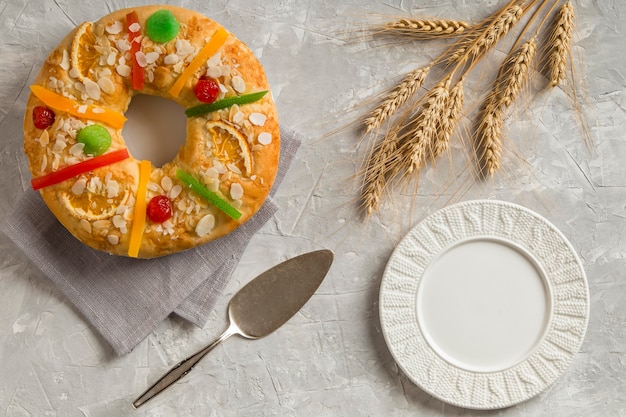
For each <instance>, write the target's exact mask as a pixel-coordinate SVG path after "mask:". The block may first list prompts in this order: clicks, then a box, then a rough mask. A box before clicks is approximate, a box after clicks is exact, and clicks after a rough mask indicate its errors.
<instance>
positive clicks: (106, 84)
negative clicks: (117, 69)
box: [98, 77, 115, 94]
mask: <svg viewBox="0 0 626 417" xmlns="http://www.w3.org/2000/svg"><path fill="white" fill-rule="evenodd" d="M98 85H99V86H100V88H101V89H102V91H104V92H105V93H107V94H113V93H114V92H115V84H113V81H111V79H110V78H108V77H102V78H100V79H99V80H98Z"/></svg>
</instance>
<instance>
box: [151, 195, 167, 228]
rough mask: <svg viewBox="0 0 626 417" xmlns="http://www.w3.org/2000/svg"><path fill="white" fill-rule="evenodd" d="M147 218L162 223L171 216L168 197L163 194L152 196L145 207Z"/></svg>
mask: <svg viewBox="0 0 626 417" xmlns="http://www.w3.org/2000/svg"><path fill="white" fill-rule="evenodd" d="M146 214H147V215H148V218H149V219H150V220H151V221H153V222H155V223H163V222H164V221H165V220H167V219H169V218H170V217H172V205H171V203H170V199H169V198H167V197H166V196H164V195H157V196H156V197H152V198H151V199H150V201H149V202H148V206H147V207H146Z"/></svg>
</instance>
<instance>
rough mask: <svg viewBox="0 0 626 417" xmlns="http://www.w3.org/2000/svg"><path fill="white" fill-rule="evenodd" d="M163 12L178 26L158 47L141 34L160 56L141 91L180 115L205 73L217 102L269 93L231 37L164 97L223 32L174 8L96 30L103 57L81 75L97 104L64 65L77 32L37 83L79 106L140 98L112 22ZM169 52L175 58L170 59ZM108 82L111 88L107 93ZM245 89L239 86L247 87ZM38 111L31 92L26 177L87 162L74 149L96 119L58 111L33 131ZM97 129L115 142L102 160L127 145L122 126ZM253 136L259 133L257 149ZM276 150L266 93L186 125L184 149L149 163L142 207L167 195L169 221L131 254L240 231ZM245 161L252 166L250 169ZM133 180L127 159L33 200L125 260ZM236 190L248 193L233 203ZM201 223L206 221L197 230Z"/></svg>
mask: <svg viewBox="0 0 626 417" xmlns="http://www.w3.org/2000/svg"><path fill="white" fill-rule="evenodd" d="M161 9H167V10H170V11H171V12H172V13H173V14H174V16H175V17H176V19H177V20H178V22H179V23H180V31H179V33H178V35H177V36H176V38H175V39H174V40H172V41H170V42H167V43H164V44H156V43H154V42H152V41H151V40H150V39H149V38H148V37H147V36H145V37H144V38H143V39H142V52H144V53H145V54H148V53H150V52H157V53H158V58H157V59H156V61H155V62H154V63H151V64H148V65H147V66H146V67H145V71H146V74H145V78H144V80H145V85H144V89H143V91H141V93H143V94H152V95H157V96H163V97H166V98H169V99H172V100H175V101H176V102H178V103H179V104H180V105H182V106H183V107H185V108H188V107H191V106H194V105H197V104H201V103H200V102H199V101H198V99H197V98H196V96H195V94H194V91H193V87H194V85H195V84H196V82H197V80H198V78H199V77H200V76H201V75H204V74H205V73H207V72H208V73H210V74H211V75H212V76H215V75H218V77H217V79H218V80H219V81H220V84H221V86H222V88H223V91H222V96H226V97H230V96H234V95H240V94H245V93H249V92H256V91H263V90H269V85H268V82H267V79H266V77H265V73H264V71H263V68H262V66H261V64H260V63H259V62H258V60H257V59H256V58H255V57H254V55H253V54H252V52H251V51H250V50H249V48H248V47H247V46H246V45H244V44H243V43H242V42H241V41H239V40H238V39H237V38H236V37H235V36H234V35H232V34H230V33H229V34H228V38H227V40H226V42H225V43H224V44H223V46H221V48H219V50H218V52H217V53H216V54H215V55H213V56H212V58H211V59H209V61H208V62H207V63H204V64H203V65H202V67H201V68H200V70H198V71H196V73H195V74H194V75H193V76H191V77H189V79H188V80H187V82H186V84H185V86H184V87H183V89H182V91H181V93H180V94H179V95H178V97H173V96H172V95H170V94H169V92H168V90H169V88H170V87H171V86H172V85H173V84H174V82H175V81H176V79H177V78H178V77H179V76H180V75H181V73H182V72H183V71H184V69H185V68H186V67H187V66H188V65H189V63H190V62H191V61H192V60H193V58H194V57H195V55H196V53H197V51H199V50H200V49H201V48H202V47H203V46H204V45H205V44H206V43H207V40H208V39H210V38H211V36H212V35H213V34H214V33H215V32H216V30H218V29H219V28H220V26H219V25H218V24H217V23H216V22H214V21H212V20H211V19H209V18H207V17H205V16H202V15H200V14H199V13H196V12H193V11H190V10H187V9H182V8H179V7H174V6H144V7H136V8H131V9H125V10H119V11H116V12H113V13H111V14H109V15H107V16H104V17H103V18H101V19H100V20H98V21H97V22H95V23H93V24H92V26H91V29H92V32H93V33H94V34H95V39H96V45H97V48H96V51H97V53H98V54H99V55H100V58H99V59H97V60H96V61H95V65H94V67H93V68H92V69H91V70H90V71H89V72H88V74H87V77H88V78H89V80H91V81H94V82H96V83H97V84H98V85H100V86H101V87H105V88H101V89H100V94H99V97H97V95H96V96H95V97H94V95H93V94H91V95H90V94H89V93H88V92H86V91H85V85H86V84H85V83H86V82H87V83H88V82H89V81H86V82H85V81H81V78H80V77H77V72H76V71H75V70H73V69H72V68H69V66H71V59H70V60H69V63H70V65H68V59H69V58H68V56H69V57H70V58H71V47H72V40H73V39H74V36H75V34H76V32H77V30H76V29H75V30H74V31H72V32H71V33H69V34H68V35H67V37H66V38H65V39H64V40H63V41H62V42H61V43H60V44H59V45H58V46H57V47H56V48H55V49H54V50H53V51H52V53H51V54H50V56H49V57H48V58H47V60H46V62H45V63H44V65H43V67H42V68H41V70H40V72H39V74H38V75H37V77H36V79H35V82H34V84H35V85H40V86H43V87H45V88H46V89H48V90H50V91H53V92H55V93H57V94H60V95H62V96H65V97H68V98H70V99H72V100H74V101H76V102H77V103H78V104H81V105H84V104H94V105H98V106H102V107H105V108H108V109H112V110H115V111H118V112H120V113H124V112H125V111H126V109H127V108H128V105H129V103H130V100H131V98H132V96H133V95H134V94H136V93H137V92H136V91H134V90H133V89H132V88H131V78H130V76H129V75H128V74H127V72H126V71H124V69H125V68H124V67H123V66H124V65H126V64H128V65H130V64H129V53H128V52H126V51H125V49H126V45H125V44H124V40H126V39H127V37H128V34H127V30H126V29H125V28H124V29H122V30H121V31H118V30H117V29H119V26H120V23H116V22H121V24H122V25H123V26H124V25H125V24H124V22H125V17H126V14H127V13H129V12H131V11H135V12H136V13H137V15H138V18H139V23H140V24H141V26H142V28H143V27H144V24H145V21H146V19H147V18H148V17H149V16H150V15H151V14H152V13H154V12H155V11H157V10H161ZM116 28H117V29H116ZM154 56H155V55H154V54H152V57H154ZM168 56H170V58H168V59H167V60H166V57H168ZM174 61H176V62H174ZM166 62H167V63H166ZM103 78H106V79H108V80H110V81H111V82H112V85H113V86H114V88H113V89H112V88H111V84H110V83H108V81H107V80H104V81H103ZM241 81H243V82H244V83H245V90H243V88H242V85H243V84H242V83H241ZM92 87H93V86H92ZM105 90H106V91H105ZM41 105H44V104H43V103H42V101H40V100H39V99H38V98H37V97H36V96H35V95H34V94H31V96H30V98H29V100H28V103H27V106H26V113H25V117H24V150H25V152H26V155H27V156H28V160H29V165H30V171H31V173H32V175H33V177H39V176H42V175H45V174H48V173H50V172H54V171H57V170H59V169H61V168H63V167H66V166H70V165H73V164H75V163H77V162H80V161H83V160H85V159H88V158H89V157H88V156H87V155H84V153H81V152H80V150H79V149H78V150H77V149H76V147H74V145H75V144H76V143H77V142H76V133H77V131H79V130H80V129H81V128H82V127H84V126H85V125H87V124H91V123H94V122H93V121H91V120H89V119H84V118H78V117H75V116H72V115H71V114H69V113H65V112H62V111H58V110H54V112H55V114H56V119H55V122H54V124H53V125H52V126H50V127H48V128H47V129H45V130H41V129H37V128H36V127H35V126H34V124H33V109H34V107H36V106H41ZM95 123H98V124H102V125H103V126H105V127H106V128H107V130H108V131H109V132H110V134H111V137H112V144H111V147H110V149H109V150H108V151H107V152H111V151H114V150H117V149H124V148H126V144H125V142H124V138H123V137H122V133H121V129H115V128H113V127H111V126H109V125H107V124H106V123H102V122H97V121H96V122H95ZM259 135H262V140H261V141H259ZM236 139H239V140H236ZM270 139H271V141H270ZM241 140H243V142H241ZM279 152H280V132H279V125H278V116H277V113H276V108H275V105H274V102H273V99H272V96H271V93H268V94H266V95H265V96H264V97H263V98H262V99H261V100H259V101H257V102H254V103H250V104H245V105H241V106H232V107H230V108H227V109H224V110H218V111H216V112H213V113H210V114H207V115H205V116H200V117H191V118H189V119H188V124H187V138H186V143H185V145H184V146H183V147H182V148H181V150H180V152H179V153H178V155H177V156H176V157H175V158H174V160H173V161H171V162H169V163H167V164H165V165H164V166H163V167H161V168H156V167H154V166H153V167H152V171H151V174H150V181H149V183H148V191H147V201H149V200H150V199H151V198H152V197H153V196H156V195H166V196H168V197H169V199H170V202H171V206H172V209H173V216H172V218H171V219H169V220H168V221H166V222H165V223H153V222H151V221H150V220H146V223H145V229H144V233H143V236H142V239H141V246H140V249H139V255H138V257H140V258H152V257H157V256H163V255H167V254H171V253H175V252H178V251H181V250H185V249H189V248H193V247H195V246H198V245H201V244H204V243H207V242H209V241H212V240H214V239H216V238H219V237H221V236H224V235H226V234H228V233H230V232H231V231H232V230H234V229H235V228H237V227H238V226H240V225H241V224H243V223H245V222H246V221H247V220H248V219H249V218H250V217H251V216H252V215H254V214H255V213H256V212H257V211H258V210H259V208H260V207H261V205H262V204H263V202H264V201H265V199H266V197H267V196H268V194H269V191H270V189H271V187H272V184H273V182H274V177H275V175H276V171H277V169H278V160H279ZM250 157H251V158H250ZM250 159H251V160H250ZM250 163H251V170H248V168H250V166H249V164H250ZM177 169H183V170H184V171H185V172H188V173H190V174H192V175H193V176H194V177H195V178H197V179H199V180H200V181H201V182H203V183H204V184H205V185H206V186H207V188H209V189H211V190H213V191H216V192H217V193H218V194H219V195H221V197H222V198H224V199H225V200H226V201H228V202H229V203H230V204H231V205H233V206H234V207H236V208H237V209H238V210H239V211H240V212H241V213H242V216H241V217H240V218H239V219H238V220H233V219H232V218H230V217H229V216H227V215H226V214H225V213H223V212H222V211H220V210H219V209H218V208H216V207H215V206H213V205H212V204H210V203H208V202H207V201H206V200H204V199H203V198H201V197H200V196H199V195H197V194H196V193H195V192H193V191H192V190H191V189H190V188H188V187H187V186H185V184H183V183H182V182H180V181H179V180H177V179H176V171H177ZM138 182H139V161H138V160H136V159H135V158H133V157H132V156H131V157H130V158H128V159H126V160H124V161H122V162H119V163H116V164H112V165H109V166H106V167H102V168H98V169H95V170H93V171H90V172H87V173H85V174H81V175H79V176H78V177H74V178H72V179H69V180H66V181H63V182H61V183H58V184H55V185H51V186H48V187H45V188H43V189H41V190H40V192H41V195H42V197H43V199H44V201H45V202H46V204H47V205H48V207H49V208H50V210H51V211H52V213H54V215H55V216H56V217H57V218H58V219H59V221H60V222H61V223H62V224H63V225H64V226H65V227H66V228H67V229H68V230H69V231H70V232H71V233H72V234H73V235H74V236H75V237H76V238H78V239H79V240H80V241H82V242H83V243H85V244H87V245H88V246H90V247H92V248H95V249H98V250H102V251H105V252H108V253H111V254H115V255H123V256H127V255H128V249H129V247H128V246H129V238H130V231H131V226H132V223H133V210H134V205H135V201H136V197H137V188H138ZM237 184H238V185H237ZM239 186H241V187H239ZM241 191H243V193H242V194H243V195H241V196H239V194H241ZM233 196H234V197H233ZM207 216H208V217H207ZM210 216H213V218H214V220H215V222H214V227H213V228H212V229H211V228H210V227H207V224H208V225H209V226H210V224H211V223H212V222H211V220H212V219H210ZM203 218H205V220H204V221H203V222H200V220H201V219H203ZM199 224H200V227H199V226H198V225H199Z"/></svg>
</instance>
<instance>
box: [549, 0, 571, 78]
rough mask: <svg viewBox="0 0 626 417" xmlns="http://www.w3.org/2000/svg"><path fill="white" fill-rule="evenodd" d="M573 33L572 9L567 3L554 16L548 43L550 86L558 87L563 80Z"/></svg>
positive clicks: (569, 3) (569, 2)
mask: <svg viewBox="0 0 626 417" xmlns="http://www.w3.org/2000/svg"><path fill="white" fill-rule="evenodd" d="M573 31H574V7H573V6H572V2H571V1H568V2H567V3H565V4H564V5H563V6H561V8H560V9H559V11H558V13H557V14H556V16H555V19H554V23H553V25H552V29H551V31H550V35H549V36H548V42H549V44H550V46H549V49H548V71H549V72H550V86H552V87H555V86H557V85H559V84H560V83H561V82H562V81H563V79H564V78H565V64H566V63H567V58H568V56H569V54H570V50H571V45H570V40H571V39H572V34H573Z"/></svg>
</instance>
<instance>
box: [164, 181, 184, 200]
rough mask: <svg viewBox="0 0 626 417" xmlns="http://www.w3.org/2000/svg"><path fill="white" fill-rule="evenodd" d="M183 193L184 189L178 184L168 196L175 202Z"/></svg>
mask: <svg viewBox="0 0 626 417" xmlns="http://www.w3.org/2000/svg"><path fill="white" fill-rule="evenodd" d="M182 191H183V187H181V186H180V184H176V185H175V186H173V187H172V189H171V190H170V191H169V192H168V193H167V194H168V197H169V198H171V199H172V200H173V199H175V198H176V197H178V196H179V195H180V193H181V192H182Z"/></svg>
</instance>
